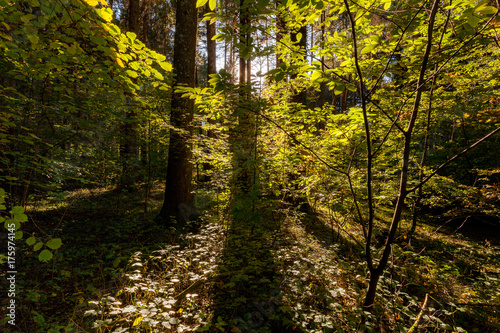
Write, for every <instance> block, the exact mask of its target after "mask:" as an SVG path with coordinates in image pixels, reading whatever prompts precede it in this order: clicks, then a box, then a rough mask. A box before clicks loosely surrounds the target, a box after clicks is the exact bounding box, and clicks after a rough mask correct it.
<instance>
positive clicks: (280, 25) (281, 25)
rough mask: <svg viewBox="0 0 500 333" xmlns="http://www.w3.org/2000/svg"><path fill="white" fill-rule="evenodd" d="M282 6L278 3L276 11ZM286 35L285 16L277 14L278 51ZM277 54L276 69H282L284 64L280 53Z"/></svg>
mask: <svg viewBox="0 0 500 333" xmlns="http://www.w3.org/2000/svg"><path fill="white" fill-rule="evenodd" d="M280 6H281V0H277V1H276V9H279V7H280ZM285 34H286V24H285V20H284V19H283V15H282V14H281V13H280V12H277V13H276V50H277V49H278V44H279V43H280V41H281V39H282V38H283V35H285ZM275 52H276V68H278V67H280V65H281V64H282V63H283V61H282V60H281V57H280V54H279V52H277V51H275Z"/></svg>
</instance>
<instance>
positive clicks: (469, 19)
mask: <svg viewBox="0 0 500 333" xmlns="http://www.w3.org/2000/svg"><path fill="white" fill-rule="evenodd" d="M466 17H467V23H469V25H470V26H471V27H473V28H475V27H476V26H477V25H478V24H479V22H481V19H480V18H479V17H477V16H474V14H472V13H467V14H466Z"/></svg>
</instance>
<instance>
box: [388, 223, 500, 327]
mask: <svg viewBox="0 0 500 333" xmlns="http://www.w3.org/2000/svg"><path fill="white" fill-rule="evenodd" d="M462 223H463V221H462ZM462 223H459V221H455V222H453V223H450V224H449V225H446V226H444V227H442V228H436V225H435V224H434V223H430V224H429V222H427V223H425V225H421V226H420V227H419V228H417V232H416V234H415V236H414V238H413V239H412V243H411V244H412V247H413V249H412V251H407V252H402V251H401V252H399V254H395V257H399V258H398V259H397V262H396V263H395V265H396V266H398V267H399V268H398V269H397V270H395V271H393V273H394V275H393V276H394V278H395V279H396V280H400V281H402V280H405V283H403V285H402V287H403V291H404V292H405V293H407V294H408V295H409V296H412V297H416V298H418V299H419V300H423V299H424V297H425V294H429V296H431V297H430V301H429V306H428V308H430V309H433V310H432V311H431V310H426V313H425V314H427V315H429V316H430V315H432V316H434V317H438V318H441V320H442V321H443V322H445V323H448V324H450V325H453V326H456V327H462V328H463V329H465V330H467V331H469V332H475V331H477V332H500V320H498V318H500V316H499V313H498V312H499V309H500V304H499V303H498V301H495V297H498V296H495V295H498V289H499V287H500V282H499V276H500V269H499V268H498V264H497V263H498V262H500V252H499V251H498V247H497V246H494V245H490V244H489V243H485V242H484V238H483V237H484V236H485V234H484V233H483V232H481V231H477V230H475V231H474V232H472V231H471V230H470V229H467V228H463V229H462V230H460V233H458V232H457V229H456V227H457V225H461V224H462ZM477 226H478V225H477V224H471V227H472V228H474V227H477ZM429 227H431V228H432V229H434V231H433V232H428V231H425V232H424V231H423V230H422V229H424V228H425V229H428V228H429ZM436 229H437V230H436ZM470 232H472V233H470ZM498 236H499V234H496V236H494V235H492V234H490V235H489V237H488V239H490V240H492V242H493V240H494V239H495V241H498ZM402 250H403V251H404V250H405V249H404V248H403V249H402ZM398 271H399V273H398ZM400 274H401V275H400ZM415 311H416V312H418V311H420V310H419V309H415ZM431 320H432V319H431ZM428 321H429V320H428ZM429 325H430V324H429ZM435 325H436V324H435Z"/></svg>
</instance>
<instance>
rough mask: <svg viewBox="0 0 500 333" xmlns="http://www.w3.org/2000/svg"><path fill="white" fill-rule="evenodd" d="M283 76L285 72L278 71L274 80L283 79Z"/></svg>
mask: <svg viewBox="0 0 500 333" xmlns="http://www.w3.org/2000/svg"><path fill="white" fill-rule="evenodd" d="M284 77H285V73H284V72H279V73H278V74H276V82H279V81H281V80H283V78H284Z"/></svg>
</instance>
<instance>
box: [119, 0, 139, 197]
mask: <svg viewBox="0 0 500 333" xmlns="http://www.w3.org/2000/svg"><path fill="white" fill-rule="evenodd" d="M139 20H140V0H129V2H128V8H127V29H128V31H130V32H133V33H135V34H136V35H139V30H140V25H139ZM126 96H127V107H128V108H129V110H128V111H127V114H126V115H125V122H124V124H123V126H122V129H121V132H122V136H123V138H122V144H121V145H120V155H121V159H122V175H121V180H120V184H119V189H120V190H125V191H133V190H134V188H135V183H136V174H137V162H138V157H139V149H138V146H137V144H138V133H137V112H136V110H135V108H137V105H136V104H135V101H134V96H133V95H132V94H130V93H128V94H126Z"/></svg>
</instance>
